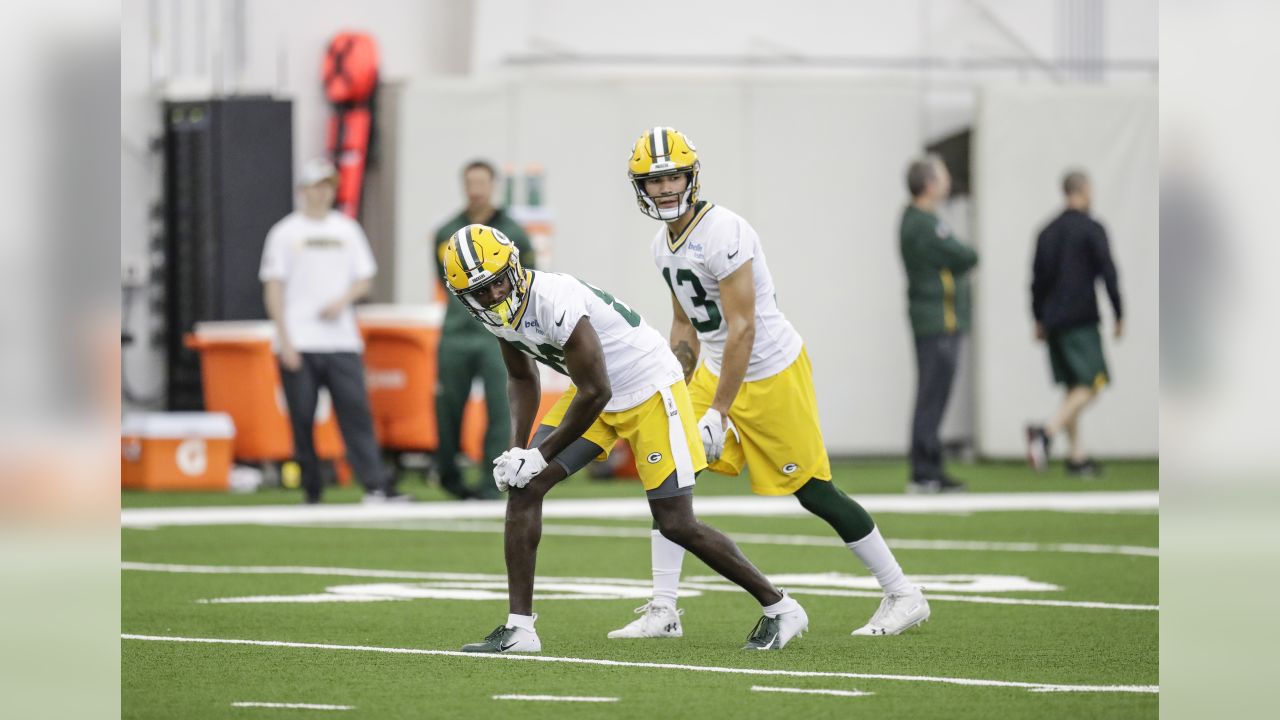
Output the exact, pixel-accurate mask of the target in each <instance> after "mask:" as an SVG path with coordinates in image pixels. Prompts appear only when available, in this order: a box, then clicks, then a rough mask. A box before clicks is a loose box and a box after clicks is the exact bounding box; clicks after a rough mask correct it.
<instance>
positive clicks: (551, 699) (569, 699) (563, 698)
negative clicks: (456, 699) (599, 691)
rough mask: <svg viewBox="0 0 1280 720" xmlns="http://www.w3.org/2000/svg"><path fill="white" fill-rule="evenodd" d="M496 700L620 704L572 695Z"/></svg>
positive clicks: (603, 699)
mask: <svg viewBox="0 0 1280 720" xmlns="http://www.w3.org/2000/svg"><path fill="white" fill-rule="evenodd" d="M493 699H494V700H533V701H543V702H589V703H606V702H618V698H615V697H585V696H584V697H574V696H572V695H494V696H493Z"/></svg>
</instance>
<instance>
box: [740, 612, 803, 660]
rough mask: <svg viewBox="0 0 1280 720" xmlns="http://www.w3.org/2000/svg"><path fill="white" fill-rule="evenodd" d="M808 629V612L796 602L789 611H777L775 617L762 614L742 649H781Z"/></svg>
mask: <svg viewBox="0 0 1280 720" xmlns="http://www.w3.org/2000/svg"><path fill="white" fill-rule="evenodd" d="M808 629H809V614H808V613H806V612H805V611H804V608H802V607H800V605H799V604H798V603H797V604H796V609H795V610H792V611H791V612H785V613H779V614H778V616H777V617H769V616H768V615H765V616H762V617H761V618H760V620H759V621H758V622H756V627H755V629H754V630H752V631H751V635H749V636H748V637H747V644H746V645H743V646H742V649H743V650H781V649H782V648H784V647H786V646H787V643H789V642H791V641H792V640H794V639H795V638H798V637H802V636H803V635H804V633H805V631H806V630H808Z"/></svg>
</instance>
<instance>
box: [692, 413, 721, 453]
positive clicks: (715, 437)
mask: <svg viewBox="0 0 1280 720" xmlns="http://www.w3.org/2000/svg"><path fill="white" fill-rule="evenodd" d="M725 424H726V423H725V419H724V416H722V415H721V414H720V413H719V412H718V411H716V410H715V409H713V408H707V412H706V413H705V414H704V415H703V416H702V419H701V420H699V421H698V437H700V438H702V447H703V449H704V450H706V451H707V462H715V461H716V460H719V459H720V456H721V455H723V454H724V434H725Z"/></svg>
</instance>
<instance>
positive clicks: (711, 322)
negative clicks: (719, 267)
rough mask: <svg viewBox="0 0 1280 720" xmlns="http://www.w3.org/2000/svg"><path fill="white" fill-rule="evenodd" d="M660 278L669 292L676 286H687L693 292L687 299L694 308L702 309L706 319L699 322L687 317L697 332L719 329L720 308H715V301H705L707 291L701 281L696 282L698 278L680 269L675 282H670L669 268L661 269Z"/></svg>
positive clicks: (693, 317) (694, 318) (692, 317)
mask: <svg viewBox="0 0 1280 720" xmlns="http://www.w3.org/2000/svg"><path fill="white" fill-rule="evenodd" d="M662 277H663V279H664V280H666V281H667V287H669V288H671V292H675V291H676V285H680V286H682V287H683V286H685V285H688V286H689V288H690V289H691V290H692V291H693V294H692V295H691V296H690V297H689V299H690V300H691V301H692V302H693V305H694V307H699V308H702V310H703V311H704V312H706V313H707V319H706V320H701V319H699V318H698V317H696V316H694V315H692V314H691V315H690V316H689V322H691V323H693V327H694V329H695V330H697V331H698V332H703V333H705V332H714V331H716V330H718V329H719V328H720V308H719V307H717V306H716V302H715V300H708V299H707V291H706V289H705V288H703V287H702V281H700V280H698V276H697V275H694V274H693V271H692V270H690V269H688V268H680V269H679V270H677V271H676V281H675V283H674V284H672V282H671V268H662Z"/></svg>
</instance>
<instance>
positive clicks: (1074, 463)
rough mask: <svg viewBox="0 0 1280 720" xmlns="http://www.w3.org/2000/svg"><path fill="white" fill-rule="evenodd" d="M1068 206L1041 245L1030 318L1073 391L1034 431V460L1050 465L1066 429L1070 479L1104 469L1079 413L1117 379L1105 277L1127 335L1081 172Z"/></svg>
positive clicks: (1119, 328) (1075, 175)
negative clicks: (1110, 368)
mask: <svg viewBox="0 0 1280 720" xmlns="http://www.w3.org/2000/svg"><path fill="white" fill-rule="evenodd" d="M1062 192H1063V194H1064V195H1066V205H1067V206H1066V208H1065V209H1064V210H1063V211H1062V214H1061V215H1059V216H1058V217H1057V218H1055V219H1054V220H1053V222H1051V223H1049V225H1048V226H1047V227H1045V229H1044V230H1042V231H1041V232H1040V236H1039V237H1038V238H1037V240H1036V255H1035V261H1034V262H1033V264H1032V268H1031V274H1032V279H1031V314H1032V315H1033V316H1035V319H1036V327H1035V335H1036V339H1037V340H1043V341H1044V342H1045V345H1046V346H1047V347H1048V350H1049V364H1050V366H1051V367H1052V368H1053V379H1054V382H1056V383H1058V384H1059V385H1062V386H1064V387H1065V388H1066V395H1065V396H1064V397H1063V399H1062V406H1061V407H1060V408H1059V409H1058V413H1057V415H1055V416H1054V418H1053V420H1051V421H1050V422H1049V424H1048V425H1044V426H1040V425H1032V426H1030V427H1028V428H1027V462H1029V463H1030V464H1031V467H1032V468H1034V469H1035V470H1036V471H1037V472H1043V471H1044V469H1045V468H1046V467H1047V466H1048V464H1049V456H1050V450H1051V446H1052V442H1053V438H1055V437H1056V436H1057V435H1058V433H1059V432H1062V431H1066V433H1067V441H1068V442H1069V443H1070V451H1069V454H1068V455H1067V474H1068V475H1078V476H1083V477H1093V476H1096V475H1098V474H1099V473H1100V472H1101V469H1100V467H1099V466H1098V464H1097V463H1096V462H1094V461H1093V460H1092V459H1090V458H1089V456H1088V455H1087V454H1086V453H1085V451H1084V444H1083V443H1082V442H1081V440H1080V414H1081V413H1082V412H1084V409H1085V408H1086V407H1087V406H1088V405H1089V403H1091V402H1093V400H1094V398H1096V397H1097V396H1098V393H1099V392H1101V391H1102V388H1104V387H1106V386H1107V385H1108V384H1110V382H1111V376H1110V374H1109V373H1108V372H1107V360H1106V357H1104V356H1103V354H1102V337H1101V335H1100V334H1099V333H1098V322H1099V319H1100V318H1099V315H1098V298H1097V291H1096V289H1095V288H1096V285H1097V281H1098V279H1099V278H1101V279H1102V281H1103V283H1104V284H1105V285H1106V288H1107V297H1109V298H1110V299H1111V309H1112V310H1113V311H1114V312H1115V317H1116V326H1115V337H1116V339H1117V340H1119V339H1120V337H1121V336H1122V335H1123V334H1124V315H1123V310H1122V306H1121V302H1120V280H1119V277H1118V276H1117V274H1116V266H1115V263H1114V262H1112V260H1111V246H1110V244H1109V243H1108V242H1107V231H1106V230H1105V229H1104V228H1103V227H1102V224H1101V223H1099V222H1098V221H1096V220H1094V219H1093V218H1092V217H1090V216H1089V206H1090V203H1091V201H1092V198H1093V187H1092V184H1091V183H1090V182H1089V178H1088V177H1087V176H1086V175H1085V174H1084V173H1082V172H1079V171H1071V172H1068V173H1067V174H1066V176H1065V177H1064V178H1063V179H1062Z"/></svg>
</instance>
